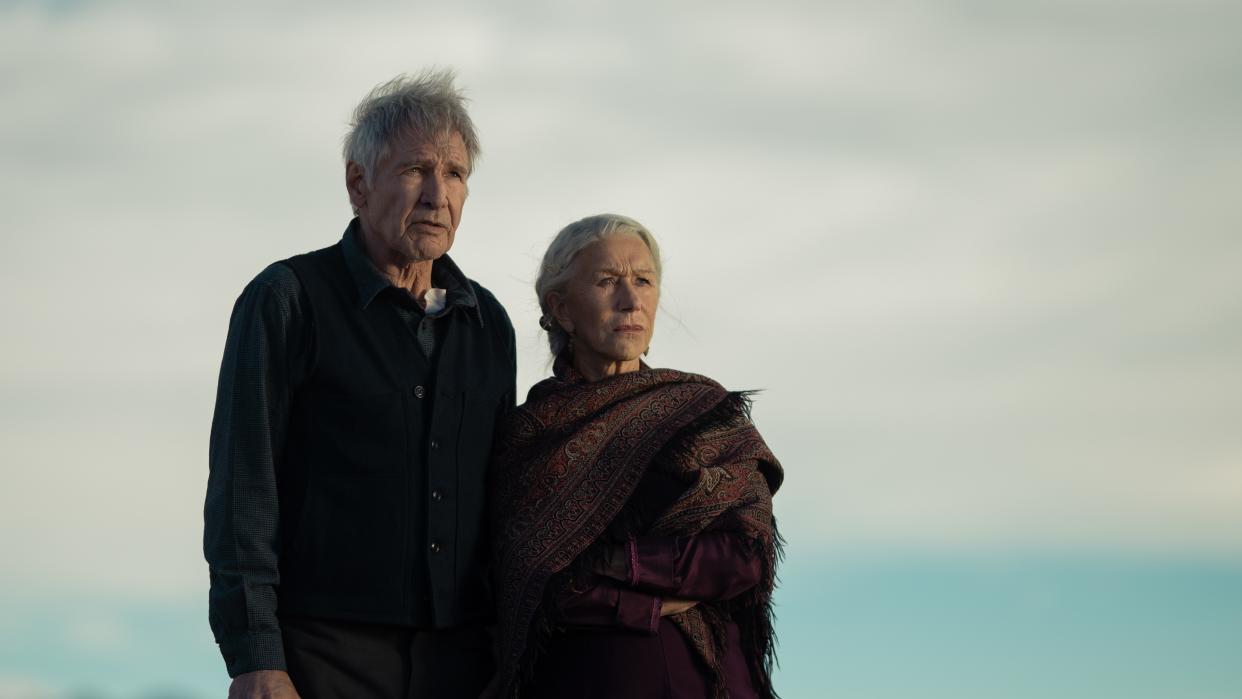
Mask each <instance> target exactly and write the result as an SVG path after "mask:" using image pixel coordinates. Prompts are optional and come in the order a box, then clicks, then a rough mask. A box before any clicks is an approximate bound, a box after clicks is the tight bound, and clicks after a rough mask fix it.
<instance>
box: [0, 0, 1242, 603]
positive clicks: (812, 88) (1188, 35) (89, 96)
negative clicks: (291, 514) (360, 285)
mask: <svg viewBox="0 0 1242 699" xmlns="http://www.w3.org/2000/svg"><path fill="white" fill-rule="evenodd" d="M422 5H423V4H419V5H414V4H410V3H395V2H394V3H388V4H384V3H379V4H369V5H366V7H365V9H359V8H360V7H361V6H358V7H356V6H354V5H344V4H340V5H338V4H336V3H283V4H281V3H277V4H269V5H268V7H269V9H267V10H258V9H255V8H254V7H253V6H252V4H251V3H241V2H238V3H235V4H231V3H218V2H217V3H211V4H207V3H198V4H190V3H167V2H154V1H153V2H132V3H127V2H120V3H97V2H89V1H83V2H74V1H63V2H43V3H38V2H3V3H0V87H2V90H3V94H4V107H3V109H0V148H2V150H3V154H4V157H3V159H2V160H0V192H3V194H0V197H3V206H0V224H2V226H0V231H2V233H0V236H2V237H0V241H2V242H0V313H2V314H3V317H4V320H5V322H4V323H3V330H0V333H2V334H0V342H2V344H0V360H2V361H0V445H2V449H3V452H4V457H3V460H2V462H3V463H2V465H0V468H2V469H3V472H2V475H3V484H4V485H3V487H0V531H3V532H4V534H3V537H0V560H4V561H6V562H8V563H6V565H4V566H2V567H0V586H2V587H4V588H6V589H7V590H9V591H10V593H15V594H20V593H21V592H22V591H23V590H34V589H47V588H49V587H50V588H56V589H59V588H65V589H69V590H73V589H77V587H78V586H85V585H90V586H91V587H93V588H96V589H100V588H102V589H113V588H114V589H118V590H129V591H132V590H135V589H140V590H143V591H145V592H148V593H150V594H156V595H167V596H171V597H178V596H183V595H199V594H201V591H202V588H203V585H204V581H205V574H206V573H205V568H206V566H205V564H204V563H202V560H201V554H200V551H199V538H200V536H201V502H202V492H203V488H204V485H205V482H206V469H207V463H206V454H207V434H208V429H209V425H210V419H211V409H212V401H213V398H214V392H215V380H216V372H217V370H218V366H219V360H220V353H221V350H222V347H223V342H224V336H225V331H226V328H227V321H228V315H229V311H230V309H231V307H232V303H233V301H234V299H235V298H236V296H237V294H238V293H239V292H240V290H241V288H242V287H243V286H244V285H245V283H246V282H247V281H248V280H249V279H250V278H251V277H253V276H254V275H255V274H256V273H257V272H258V271H259V270H260V269H262V268H263V267H264V266H266V265H267V264H268V263H270V262H271V261H274V260H276V259H280V258H283V257H287V256H289V255H290V254H293V253H297V252H301V251H306V250H310V249H314V248H318V247H322V246H324V245H327V244H330V243H332V242H334V241H335V240H336V239H337V238H338V237H339V235H340V233H341V231H342V230H343V229H344V228H345V225H346V224H347V223H348V219H349V215H350V214H349V208H348V202H347V199H346V195H345V191H344V187H343V166H342V163H341V161H340V152H339V151H340V141H341V137H342V135H343V134H344V131H345V128H346V124H347V121H348V118H349V114H350V111H351V109H352V107H353V106H354V104H356V103H357V101H358V100H359V99H360V98H361V97H362V96H363V95H364V94H365V93H366V92H367V90H369V89H370V88H371V87H372V86H373V85H375V84H376V83H379V82H383V81H385V80H387V79H389V78H391V77H392V76H393V75H395V74H397V73H399V72H406V71H416V70H418V69H420V68H422V67H424V66H428V65H432V64H437V65H441V66H451V67H454V68H455V69H456V70H457V71H458V74H459V84H460V85H461V86H462V87H463V88H464V89H465V90H466V92H467V94H468V95H469V97H470V98H471V99H472V107H471V112H472V114H473V116H474V119H475V121H476V124H477V126H478V128H479V131H480V134H481V138H482V143H483V149H484V157H483V159H482V161H481V162H479V163H478V166H477V168H476V174H475V175H474V176H473V177H472V178H471V195H470V198H469V199H468V201H467V204H466V208H465V214H464V220H463V223H462V225H461V228H460V229H459V232H458V236H457V243H456V245H455V247H454V249H453V251H452V254H453V256H454V258H455V259H456V260H457V261H458V263H459V264H460V265H461V266H462V268H463V269H464V270H465V271H466V273H467V274H469V275H470V276H472V277H474V278H476V279H477V280H479V281H480V282H481V283H483V284H484V285H485V286H487V287H489V288H490V289H492V290H493V291H494V292H495V293H496V294H497V295H498V297H499V298H500V299H501V301H502V302H503V303H504V304H505V305H506V306H507V308H508V309H509V312H510V315H511V316H512V318H513V321H514V324H515V326H516V328H517V333H518V337H519V343H520V350H521V352H520V356H519V361H520V378H519V384H520V386H519V388H520V389H523V390H524V389H525V387H527V386H529V385H530V384H531V383H533V382H534V381H536V380H538V379H539V378H540V377H541V376H543V375H545V373H546V370H547V364H546V360H547V357H546V352H545V350H544V345H543V340H542V337H541V336H540V333H539V330H538V328H537V325H536V319H537V315H538V311H537V306H536V304H535V301H534V294H533V291H532V290H531V288H532V281H533V278H534V271H535V264H536V261H537V259H538V258H539V256H541V255H542V252H543V250H544V247H545V245H546V244H547V242H548V241H549V240H550V238H551V237H552V236H553V235H554V234H555V233H556V231H557V230H558V229H559V228H560V227H562V226H563V225H565V224H566V223H568V222H570V221H572V220H575V219H577V218H580V217H582V216H585V215H589V214H594V213H599V212H603V211H613V212H617V213H623V214H626V215H629V216H632V217H634V218H637V219H638V220H640V221H642V222H644V223H645V224H647V225H648V226H649V227H650V228H651V229H652V231H653V232H654V233H655V234H656V236H657V237H658V238H659V240H660V242H661V245H662V247H663V249H664V251H665V257H666V261H665V267H666V274H665V279H664V286H663V299H662V304H663V314H662V315H661V316H660V319H659V321H658V325H657V329H656V334H655V339H654V343H653V349H652V352H651V356H650V358H649V360H650V361H651V363H653V364H655V365H662V366H671V367H676V368H681V369H686V370H691V371H698V372H701V373H705V374H708V375H710V376H712V377H714V378H717V379H719V380H720V381H722V382H723V383H725V384H726V385H728V386H730V387H732V388H738V389H744V388H745V389H751V388H761V389H764V391H763V393H762V394H761V395H760V397H759V398H758V401H757V405H756V411H755V415H756V419H757V422H758V423H759V426H760V429H761V430H762V431H763V432H764V434H765V435H766V436H767V438H768V440H769V442H770V443H771V445H772V447H773V449H774V451H775V452H776V454H777V455H778V456H779V457H780V458H781V459H782V461H783V462H784V465H785V467H786V469H787V481H786V483H787V487H786V490H785V491H784V492H782V493H781V494H779V495H778V496H777V500H776V507H777V512H778V516H779V517H780V518H781V523H782V525H783V526H784V528H785V532H786V534H787V536H788V537H789V539H790V541H791V546H793V547H795V550H797V551H800V552H802V553H803V554H804V555H831V554H832V552H833V551H843V550H899V551H922V550H927V551H946V550H947V551H960V550H967V551H985V552H986V551H1014V550H1031V551H1046V550H1105V551H1138V552H1148V553H1155V554H1160V555H1233V554H1236V553H1237V552H1239V550H1242V429H1239V424H1240V423H1242V273H1239V268H1240V267H1242V235H1239V234H1240V233H1242V230H1240V228H1242V197H1239V196H1238V188H1239V183H1242V129H1240V127H1239V124H1242V91H1239V90H1238V88H1237V77H1238V75H1242V51H1239V49H1238V36H1237V28H1238V26H1240V25H1239V21H1240V20H1242V6H1239V5H1238V4H1237V3H1232V2H1202V1H1190V2H1178V3H1173V2H1143V1H1140V2H1125V3H1122V2H1112V1H1109V0H1089V1H1083V0H1075V1H1074V2H1068V1H1066V2H1041V3H1014V2H989V1H984V0H960V1H957V2H942V3H919V2H913V1H910V0H906V1H901V0H899V1H897V2H891V3H888V2H882V3H831V2H828V3H825V2H806V3H803V4H799V3H784V2H776V3H763V4H756V3H731V2H713V3H702V4H698V3H687V4H677V3H663V2H654V1H651V2H648V1H646V0H643V1H631V2H626V3H602V2H543V3H521V4H512V5H506V4H497V5H495V6H479V5H471V4H468V3H452V4H449V3H443V5H444V6H445V9H444V10H439V11H428V10H427V8H424V7H422Z"/></svg>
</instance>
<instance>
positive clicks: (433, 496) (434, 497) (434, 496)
mask: <svg viewBox="0 0 1242 699" xmlns="http://www.w3.org/2000/svg"><path fill="white" fill-rule="evenodd" d="M431 499H432V500H435V501H436V502H440V501H441V500H443V499H444V493H441V492H440V491H439V490H433V491H431Z"/></svg>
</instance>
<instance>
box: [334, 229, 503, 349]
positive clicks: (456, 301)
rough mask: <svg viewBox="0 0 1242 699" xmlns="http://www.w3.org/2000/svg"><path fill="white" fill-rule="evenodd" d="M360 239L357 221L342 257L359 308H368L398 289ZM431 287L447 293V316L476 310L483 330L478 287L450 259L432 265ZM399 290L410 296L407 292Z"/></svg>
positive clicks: (349, 231) (344, 242)
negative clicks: (457, 310) (461, 310)
mask: <svg viewBox="0 0 1242 699" xmlns="http://www.w3.org/2000/svg"><path fill="white" fill-rule="evenodd" d="M360 235H362V227H361V225H360V224H359V223H358V219H357V218H355V219H354V220H352V221H350V222H349V227H348V228H346V229H345V234H344V235H343V236H341V254H342V255H344V257H345V266H346V268H348V269H349V274H350V276H351V277H353V279H354V284H355V285H356V286H357V287H358V305H359V306H361V307H362V308H366V307H367V306H370V305H371V302H372V301H374V300H375V297H376V296H379V295H380V293H381V292H383V291H384V290H385V289H388V288H390V287H391V288H393V289H396V287H395V286H393V284H392V282H391V281H389V280H388V277H385V276H384V275H383V274H381V273H380V271H379V270H378V269H376V268H375V264H374V263H372V262H371V258H369V257H367V253H366V250H364V249H363V248H362V242H361V241H360V240H358V236H360ZM431 284H432V286H435V287H437V288H440V289H444V291H445V300H444V313H448V312H449V311H451V310H452V309H453V308H454V307H455V306H460V307H462V308H469V309H473V310H474V317H475V318H476V319H477V320H478V321H479V325H480V326H482V325H483V316H482V314H481V313H479V299H478V297H476V296H475V294H474V287H473V286H472V285H471V284H470V280H469V279H467V278H466V275H464V274H462V271H461V268H459V267H458V266H457V264H456V263H455V262H453V260H452V258H450V257H449V256H448V255H443V256H441V257H440V258H439V259H437V260H436V261H435V262H433V263H432V265H431ZM396 290H397V291H400V292H403V293H406V295H407V296H408V295H409V294H408V292H405V291H404V290H403V289H396Z"/></svg>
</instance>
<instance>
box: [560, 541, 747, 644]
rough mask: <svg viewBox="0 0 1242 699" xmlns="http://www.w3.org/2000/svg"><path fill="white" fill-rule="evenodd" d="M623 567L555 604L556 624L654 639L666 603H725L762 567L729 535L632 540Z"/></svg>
mask: <svg viewBox="0 0 1242 699" xmlns="http://www.w3.org/2000/svg"><path fill="white" fill-rule="evenodd" d="M618 553H619V554H620V556H621V560H622V563H621V564H620V565H617V566H616V567H615V568H613V569H612V570H609V571H606V572H604V573H603V574H602V575H601V576H600V577H598V578H597V579H596V581H595V583H594V584H593V585H591V586H590V587H588V588H587V589H585V590H582V591H578V592H573V593H569V594H566V595H564V596H562V597H561V599H560V600H558V603H557V613H558V619H559V621H560V622H561V623H563V624H565V625H566V626H571V627H575V628H600V627H614V628H623V629H630V630H632V631H642V632H645V633H651V634H653V633H655V632H656V629H657V628H658V625H659V622H660V604H661V602H662V601H663V599H664V598H678V599H690V600H727V599H731V598H733V597H736V596H737V595H739V594H741V593H743V592H745V591H746V590H748V589H750V588H752V587H754V586H755V585H757V584H759V580H760V577H761V576H762V571H763V568H762V563H761V559H760V557H759V553H758V552H757V551H756V550H755V548H754V547H753V546H752V545H751V544H750V542H749V540H748V539H747V538H746V537H745V536H743V535H741V534H736V533H733V532H728V531H715V532H705V533H702V534H696V535H694V536H679V537H640V538H637V539H630V540H629V542H628V543H627V544H626V545H625V546H623V547H621V550H620V551H619V552H618Z"/></svg>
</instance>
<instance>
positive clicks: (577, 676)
mask: <svg viewBox="0 0 1242 699" xmlns="http://www.w3.org/2000/svg"><path fill="white" fill-rule="evenodd" d="M725 631H726V634H727V636H726V638H727V639H728V640H727V643H726V649H725V651H724V654H723V657H722V658H721V663H720V666H721V667H720V669H721V674H722V675H723V676H724V677H723V679H724V684H725V687H726V688H727V690H728V692H729V699H757V697H758V696H759V695H758V693H757V692H756V691H755V689H754V684H753V682H752V681H751V678H750V671H749V669H747V666H746V658H745V657H744V655H743V654H742V649H741V646H742V639H741V634H740V633H739V630H738V626H737V624H735V623H733V622H731V621H730V622H726V624H725ZM712 691H713V689H712V685H711V683H710V676H709V675H708V673H707V672H706V671H705V670H704V669H703V666H702V661H701V660H699V658H698V657H697V654H696V652H695V650H694V647H693V646H692V645H691V644H690V642H689V641H688V640H687V639H686V636H685V634H684V633H683V632H682V630H681V629H680V628H678V627H677V626H676V625H675V624H674V623H673V622H672V621H671V620H670V617H662V618H660V623H659V627H658V630H657V633H656V634H655V635H651V636H649V635H646V634H642V633H636V632H633V631H597V632H592V631H567V632H565V633H558V634H554V635H553V636H552V637H551V639H549V641H548V645H547V647H546V649H545V650H544V654H543V655H541V656H540V658H539V661H538V662H537V663H536V665H535V676H534V678H533V679H532V680H531V681H530V682H529V683H527V684H526V685H525V686H524V687H523V688H522V693H521V696H522V697H537V698H538V699H585V698H588V697H589V698H590V699H691V698H693V699H704V697H710V696H712Z"/></svg>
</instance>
